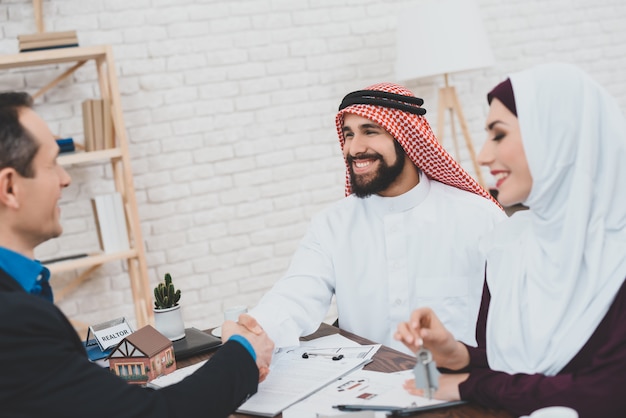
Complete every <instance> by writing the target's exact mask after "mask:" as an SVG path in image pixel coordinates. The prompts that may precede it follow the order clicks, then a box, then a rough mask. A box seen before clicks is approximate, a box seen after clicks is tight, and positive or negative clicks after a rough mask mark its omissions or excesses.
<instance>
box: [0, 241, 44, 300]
mask: <svg viewBox="0 0 626 418" xmlns="http://www.w3.org/2000/svg"><path fill="white" fill-rule="evenodd" d="M0 268H1V269H2V270H4V271H5V272H7V274H8V275H9V276H11V277H13V279H14V280H16V281H17V282H18V283H19V284H20V285H21V286H22V287H23V288H24V290H25V291H26V292H28V293H30V294H33V295H38V296H41V297H42V298H44V299H46V300H49V301H50V302H52V300H53V296H52V288H51V287H50V283H49V281H50V270H48V269H47V268H46V267H44V266H43V265H42V264H41V263H40V262H39V261H37V260H31V259H30V258H28V257H24V256H23V255H22V254H19V253H16V252H15V251H11V250H9V249H7V248H3V247H0Z"/></svg>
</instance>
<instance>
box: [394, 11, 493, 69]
mask: <svg viewBox="0 0 626 418" xmlns="http://www.w3.org/2000/svg"><path fill="white" fill-rule="evenodd" d="M396 45H397V54H396V78H397V79H398V80H410V79H414V78H421V77H428V76H432V75H436V74H447V73H453V72H458V71H466V70H473V69H477V68H483V67H488V66H491V65H493V63H494V58H493V53H492V52H491V46H490V45H489V39H488V38H487V33H486V31H485V28H484V26H483V21H482V18H481V15H480V10H479V8H478V6H477V4H476V2H475V1H474V0H419V1H417V2H416V3H415V5H414V6H413V7H412V8H411V9H409V10H406V11H405V12H403V13H402V14H401V15H400V16H399V17H398V28H397V43H396Z"/></svg>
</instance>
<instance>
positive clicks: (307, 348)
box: [237, 336, 380, 417]
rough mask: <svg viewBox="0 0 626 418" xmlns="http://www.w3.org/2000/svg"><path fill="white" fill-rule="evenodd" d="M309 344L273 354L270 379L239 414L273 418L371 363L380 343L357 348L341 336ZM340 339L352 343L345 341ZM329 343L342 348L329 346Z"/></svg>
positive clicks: (242, 407) (239, 410) (307, 342)
mask: <svg viewBox="0 0 626 418" xmlns="http://www.w3.org/2000/svg"><path fill="white" fill-rule="evenodd" d="M339 337H340V339H337V337H333V338H330V339H329V338H328V337H324V338H322V339H320V340H321V341H316V340H312V341H306V342H303V344H306V345H302V346H299V347H290V348H286V349H281V350H280V351H279V352H277V353H275V354H274V358H273V359H272V364H271V366H270V373H269V375H268V376H267V379H265V381H263V382H262V383H261V384H259V389H258V392H257V393H256V394H254V395H253V396H252V397H250V399H248V400H247V401H246V402H245V403H244V404H243V405H241V406H240V407H239V409H238V410H237V412H239V413H245V414H253V415H261V416H268V417H272V416H274V415H277V414H279V413H280V412H282V411H283V410H284V409H285V408H287V407H289V406H290V405H292V404H294V403H296V402H298V401H300V400H302V399H304V398H306V397H307V396H309V395H311V394H312V393H314V392H316V391H318V390H319V389H321V388H323V387H324V386H326V385H328V384H329V383H331V382H334V381H336V380H337V379H338V378H339V377H341V376H344V375H346V374H348V373H350V372H351V371H353V370H355V369H357V368H360V367H362V366H363V365H365V364H367V363H369V362H370V361H371V358H372V357H373V356H374V354H375V353H376V351H377V350H378V348H380V344H374V345H354V342H353V341H350V340H347V339H345V337H341V336H339ZM341 338H343V339H345V340H347V341H349V343H348V342H344V340H341ZM330 342H333V343H335V344H337V343H339V344H342V343H343V345H334V346H331V345H329V343H330Z"/></svg>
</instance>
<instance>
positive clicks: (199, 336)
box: [174, 328, 222, 360]
mask: <svg viewBox="0 0 626 418" xmlns="http://www.w3.org/2000/svg"><path fill="white" fill-rule="evenodd" d="M220 345H222V340H221V339H220V338H217V337H214V336H212V335H211V334H207V333H206V332H202V331H200V330H199V329H197V328H185V338H183V339H181V340H178V341H174V355H175V356H176V360H181V359H184V358H187V357H191V356H195V355H196V354H202V353H206V352H207V351H211V350H213V349H216V348H217V347H219V346H220Z"/></svg>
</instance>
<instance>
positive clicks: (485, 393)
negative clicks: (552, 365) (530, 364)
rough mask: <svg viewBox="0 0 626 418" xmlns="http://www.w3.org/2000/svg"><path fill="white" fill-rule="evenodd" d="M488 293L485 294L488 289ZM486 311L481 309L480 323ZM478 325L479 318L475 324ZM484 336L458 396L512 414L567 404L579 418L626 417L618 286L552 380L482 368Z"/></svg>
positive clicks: (624, 302) (624, 322)
mask: <svg viewBox="0 0 626 418" xmlns="http://www.w3.org/2000/svg"><path fill="white" fill-rule="evenodd" d="M487 292H488V290H487ZM486 311H487V309H485V310H484V312H483V310H482V309H481V315H484V316H483V319H485V318H486ZM480 322H481V321H480V320H479V323H480ZM485 324H486V322H485V321H482V323H481V324H480V326H481V331H477V333H479V334H480V333H482V338H481V339H480V340H479V347H478V348H471V347H470V348H469V350H470V359H471V362H470V366H471V367H472V368H471V371H470V376H469V378H468V379H467V380H466V381H465V382H463V383H461V384H460V385H459V390H460V393H461V398H462V399H466V400H471V401H474V402H477V403H480V404H482V405H485V406H489V407H494V408H504V409H506V410H508V411H510V412H512V413H514V414H516V415H518V416H519V415H525V414H529V413H531V412H532V411H534V410H537V409H540V408H543V407H547V406H555V405H561V406H569V407H571V408H574V409H575V410H576V411H577V412H578V414H579V417H580V418H587V417H589V418H590V417H605V418H606V417H616V418H617V417H624V416H626V396H624V384H625V383H626V378H625V376H626V291H625V285H622V288H621V289H620V291H619V293H618V294H617V296H616V299H615V300H614V302H613V304H612V306H611V308H610V309H609V311H608V312H607V314H606V315H605V317H604V319H603V320H602V322H601V323H600V325H599V326H598V328H597V329H596V331H595V332H594V334H593V335H592V336H591V338H590V339H589V340H588V341H587V343H586V344H585V345H584V346H583V348H582V349H581V350H580V351H579V352H578V353H577V354H576V356H575V357H574V358H573V359H572V360H571V361H570V362H569V363H568V365H567V366H565V368H564V369H563V370H562V371H561V372H559V373H558V374H557V375H556V376H545V375H543V374H532V375H530V374H521V373H520V374H513V375H511V374H508V373H504V372H498V371H493V370H491V369H489V368H488V367H487V365H486V355H485V354H484V353H485V350H484V347H485V338H484V331H485Z"/></svg>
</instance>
